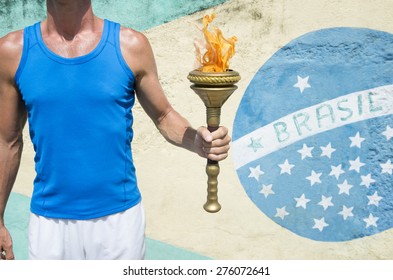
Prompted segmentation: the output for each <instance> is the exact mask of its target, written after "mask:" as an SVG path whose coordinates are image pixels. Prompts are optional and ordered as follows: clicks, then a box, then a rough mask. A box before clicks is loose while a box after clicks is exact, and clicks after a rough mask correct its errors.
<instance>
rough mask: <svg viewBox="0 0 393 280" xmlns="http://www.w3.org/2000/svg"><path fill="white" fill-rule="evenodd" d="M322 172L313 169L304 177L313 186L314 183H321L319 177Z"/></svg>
mask: <svg viewBox="0 0 393 280" xmlns="http://www.w3.org/2000/svg"><path fill="white" fill-rule="evenodd" d="M321 175H322V173H316V172H315V171H314V170H311V175H310V176H308V177H306V179H307V180H309V181H310V185H311V186H313V185H314V184H315V183H321V179H320V178H319V177H321Z"/></svg>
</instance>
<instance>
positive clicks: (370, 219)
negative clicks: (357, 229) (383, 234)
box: [363, 214, 379, 228]
mask: <svg viewBox="0 0 393 280" xmlns="http://www.w3.org/2000/svg"><path fill="white" fill-rule="evenodd" d="M378 220H379V218H378V217H374V216H373V214H370V215H369V216H368V218H365V219H363V221H365V222H366V228H368V227H371V226H374V227H377V221H378Z"/></svg>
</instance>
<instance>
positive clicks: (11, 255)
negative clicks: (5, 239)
mask: <svg viewBox="0 0 393 280" xmlns="http://www.w3.org/2000/svg"><path fill="white" fill-rule="evenodd" d="M4 252H5V259H6V260H14V259H15V256H14V252H13V251H12V248H10V249H8V250H7V249H6V250H4Z"/></svg>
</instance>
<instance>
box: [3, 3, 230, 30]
mask: <svg viewBox="0 0 393 280" xmlns="http://www.w3.org/2000/svg"><path fill="white" fill-rule="evenodd" d="M223 2H225V0H202V1H174V0H170V1H166V0H158V1H157V0H156V1H153V0H142V1H135V0H131V1H130V0H118V1H110V0H93V8H94V11H95V13H96V14H97V15H98V16H100V17H102V18H108V19H111V20H113V21H117V22H121V23H122V24H123V25H125V26H128V27H132V28H134V29H136V30H141V31H142V30H146V29H148V28H151V27H153V26H157V25H159V24H162V23H165V22H169V21H171V20H174V19H176V18H178V17H181V16H184V15H187V14H192V13H194V12H196V11H200V10H203V9H206V8H208V7H211V6H214V5H218V4H220V3H223ZM45 7H46V1H45V0H2V1H1V2H0V36H2V35H4V34H5V33H7V32H9V31H10V30H15V29H21V28H23V27H24V26H26V25H30V24H33V23H35V22H36V21H38V20H42V19H43V18H45V16H46V10H45Z"/></svg>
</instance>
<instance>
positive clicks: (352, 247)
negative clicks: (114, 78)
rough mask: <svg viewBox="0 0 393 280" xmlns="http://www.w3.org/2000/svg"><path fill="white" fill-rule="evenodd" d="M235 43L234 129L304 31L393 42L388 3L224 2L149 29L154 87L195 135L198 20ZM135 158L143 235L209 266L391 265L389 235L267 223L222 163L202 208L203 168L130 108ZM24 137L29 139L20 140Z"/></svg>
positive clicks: (24, 171) (26, 166) (28, 163)
mask: <svg viewBox="0 0 393 280" xmlns="http://www.w3.org/2000/svg"><path fill="white" fill-rule="evenodd" d="M213 11H214V12H216V13H217V15H218V18H217V20H216V22H215V23H216V25H217V26H219V27H220V28H221V29H222V30H223V32H224V34H225V35H236V36H237V37H238V39H239V40H238V44H237V54H236V55H235V57H234V58H233V60H232V64H231V68H233V69H235V70H237V71H238V72H240V74H241V76H242V80H241V82H240V83H239V89H238V90H237V91H236V92H235V93H234V94H233V95H232V97H231V98H230V99H229V100H228V101H227V103H226V104H225V105H224V107H223V110H222V114H223V116H222V124H223V125H226V126H228V127H229V128H230V129H232V125H233V121H234V118H235V114H236V110H237V107H238V106H239V103H240V100H241V97H242V95H243V93H244V92H245V90H246V87H247V85H248V84H249V83H250V81H251V79H252V78H253V76H254V74H255V73H256V72H257V71H258V69H259V68H260V67H261V66H262V65H263V63H264V62H265V61H266V60H267V59H269V58H270V56H271V55H272V54H273V53H275V52H276V51H277V50H278V49H279V48H280V47H282V46H283V45H285V44H287V43H288V42H290V41H291V40H293V39H294V38H296V37H298V36H300V35H303V34H305V33H307V32H310V31H314V30H318V29H322V28H327V27H333V26H334V27H342V26H347V27H367V28H372V29H377V30H382V31H387V32H391V33H393V20H392V13H393V1H389V0H377V1H365V0H346V1H344V0H341V1H338V0H330V1H329V0H318V1H315V0H314V1H312V0H298V1H290V0H286V1H285V0H270V1H268V0H243V1H240V0H232V1H228V2H226V3H225V4H223V5H221V6H218V7H215V8H212V9H209V10H206V11H203V12H200V13H197V14H194V15H191V16H187V17H184V18H181V19H179V20H176V21H173V22H171V23H168V24H165V25H162V26H159V27H157V28H154V29H151V30H148V31H147V32H146V35H147V37H148V38H149V39H150V40H151V44H152V46H153V49H154V52H155V55H156V59H157V64H158V68H159V74H160V79H161V82H162V85H163V88H164V89H165V91H166V92H167V95H168V98H169V99H170V101H171V102H172V104H173V105H174V106H175V108H176V109H177V110H178V111H179V112H181V113H182V114H183V115H184V116H185V117H186V118H188V119H189V120H190V122H191V123H192V124H193V125H194V126H199V125H203V124H204V122H205V111H204V105H203V104H202V102H201V101H200V100H199V98H198V97H197V96H196V95H195V94H194V93H193V92H192V91H191V90H190V89H189V85H190V83H189V81H188V80H187V74H188V72H189V71H191V70H192V68H193V59H194V50H193V38H194V37H195V36H196V33H197V31H196V29H195V27H194V25H193V23H199V22H200V21H199V20H200V19H201V17H202V16H203V15H204V14H207V13H211V12H213ZM134 114H135V119H136V120H135V135H136V136H135V142H134V144H133V149H134V155H135V156H134V158H135V161H136V164H137V172H138V178H139V184H140V188H141V191H142V194H143V197H144V206H145V209H146V214H147V235H148V236H149V237H151V238H154V239H157V240H161V241H163V242H167V243H169V244H172V245H176V246H179V247H182V248H185V249H188V250H191V251H195V252H198V253H200V254H203V255H206V256H209V257H212V258H216V259H393V249H392V246H391V244H392V242H393V231H392V230H388V231H385V232H383V233H380V234H377V235H374V236H371V237H366V238H362V239H357V240H353V241H349V242H340V243H334V242H331V243H328V242H316V241H312V240H309V239H306V238H303V237H300V236H298V235H296V234H294V233H292V232H290V231H288V230H286V229H284V228H282V227H281V226H279V225H277V224H276V223H274V222H273V221H271V220H270V219H269V218H267V217H266V216H265V215H264V214H263V213H262V212H260V210H259V209H258V208H257V207H256V206H255V205H254V204H253V203H252V202H251V200H250V199H249V198H248V196H247V195H246V193H245V191H244V189H243V187H242V185H241V184H240V182H239V180H238V178H237V174H236V171H235V168H234V165H233V160H232V158H231V157H230V158H229V159H228V160H226V161H225V162H223V163H222V164H221V174H220V177H219V198H220V202H221V204H222V206H223V208H222V210H221V211H220V212H219V213H217V214H208V213H206V212H204V210H203V209H202V205H203V203H204V201H205V197H206V182H205V181H206V175H205V173H204V168H205V160H204V159H201V158H198V157H197V156H195V155H193V154H190V153H189V152H187V151H183V150H180V149H178V148H176V147H173V146H171V145H170V144H167V143H166V142H165V141H164V140H163V138H162V137H161V136H160V135H159V133H158V132H157V131H156V129H155V127H154V125H153V124H152V122H151V121H150V120H149V119H148V118H147V117H146V115H145V114H144V113H143V111H142V110H141V108H140V106H139V105H138V104H137V105H136V108H135V111H134ZM25 137H28V136H27V134H25ZM26 143H27V144H26V149H25V153H24V157H23V163H22V167H21V171H20V173H19V176H18V180H17V184H16V187H15V191H18V192H21V193H25V194H27V195H30V193H31V188H29V187H26V186H30V185H31V180H32V178H33V174H32V172H31V171H32V165H33V160H32V156H33V152H32V147H31V144H30V143H29V142H28V141H26Z"/></svg>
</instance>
